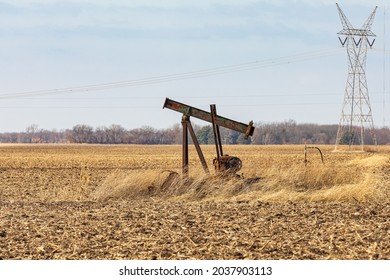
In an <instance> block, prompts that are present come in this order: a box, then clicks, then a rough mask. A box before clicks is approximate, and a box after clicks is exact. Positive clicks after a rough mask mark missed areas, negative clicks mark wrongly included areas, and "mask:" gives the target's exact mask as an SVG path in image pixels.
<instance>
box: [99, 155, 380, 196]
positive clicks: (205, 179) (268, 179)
mask: <svg viewBox="0 0 390 280" xmlns="http://www.w3.org/2000/svg"><path fill="white" fill-rule="evenodd" d="M387 162H388V157H386V156H382V155H372V156H370V157H367V158H358V159H352V160H350V161H347V162H340V163H329V164H310V165H308V166H306V167H305V166H304V165H302V164H301V165H293V166H288V167H284V168H281V167H280V166H275V165H273V166H268V167H267V168H263V169H261V170H257V172H256V171H255V170H251V172H250V173H251V174H255V173H257V175H258V176H255V177H252V178H232V177H221V176H214V175H205V174H204V173H201V172H198V173H196V172H192V174H191V177H190V178H189V179H186V180H182V179H181V178H180V177H181V176H180V175H177V176H176V177H174V179H173V180H171V181H169V182H168V183H169V184H168V185H167V184H165V185H164V182H166V180H167V178H168V176H169V174H171V173H170V172H169V171H150V170H146V171H138V172H131V173H123V172H116V173H113V174H111V175H110V176H108V177H107V179H106V180H105V181H104V182H103V184H101V185H100V186H99V187H98V188H97V189H96V190H95V192H94V193H93V198H94V199H96V200H108V199H137V198H141V197H144V198H146V197H157V198H169V199H185V200H199V199H212V200H223V199H246V200H255V201H259V200H261V201H281V202H283V201H361V202H362V201H369V200H379V199H380V200H383V199H388V195H387V192H388V189H387V183H388V182H386V179H385V178H386V176H384V175H385V171H384V170H385V169H384V166H386V164H387Z"/></svg>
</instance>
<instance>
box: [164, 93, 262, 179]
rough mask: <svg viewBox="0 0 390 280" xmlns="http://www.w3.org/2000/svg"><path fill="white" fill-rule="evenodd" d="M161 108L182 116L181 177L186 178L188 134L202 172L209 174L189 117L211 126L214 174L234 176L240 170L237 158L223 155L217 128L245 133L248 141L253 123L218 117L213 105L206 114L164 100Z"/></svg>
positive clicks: (170, 100)
mask: <svg viewBox="0 0 390 280" xmlns="http://www.w3.org/2000/svg"><path fill="white" fill-rule="evenodd" d="M163 108H168V109H171V110H173V111H177V112H179V113H182V114H183V116H182V121H181V124H182V126H183V150H182V154H183V155H182V172H183V177H187V176H188V132H190V135H191V138H192V141H193V142H194V145H195V148H196V151H197V153H198V156H199V159H200V162H201V164H202V166H203V169H204V171H205V172H206V173H210V171H209V168H208V166H207V163H206V160H205V158H204V156H203V153H202V150H201V148H200V145H199V142H198V140H197V138H196V135H195V132H194V129H193V127H192V124H191V121H190V117H194V118H198V119H201V120H203V121H206V122H209V123H211V124H212V126H213V132H214V140H215V147H216V153H217V157H216V158H215V159H214V161H213V164H214V167H215V170H216V172H217V173H221V172H223V173H228V174H235V173H236V172H237V171H239V170H240V169H241V167H242V162H241V160H240V159H239V158H238V157H234V156H229V155H224V153H223V149H222V142H221V135H220V132H219V127H220V126H222V127H225V128H229V129H232V130H234V131H237V132H241V133H245V139H248V137H249V136H252V135H253V131H254V129H255V128H254V126H253V121H250V122H249V124H244V123H240V122H236V121H234V120H231V119H228V118H225V117H221V116H218V115H217V110H216V106H215V105H214V104H212V105H210V111H211V112H206V111H203V110H200V109H198V108H195V107H192V106H189V105H186V104H183V103H180V102H177V101H174V100H172V99H169V98H166V99H165V102H164V106H163Z"/></svg>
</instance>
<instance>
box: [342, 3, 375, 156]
mask: <svg viewBox="0 0 390 280" xmlns="http://www.w3.org/2000/svg"><path fill="white" fill-rule="evenodd" d="M336 5H337V9H338V12H339V15H340V19H341V24H342V25H343V30H341V31H340V32H339V33H337V34H338V35H339V40H340V43H341V45H342V46H343V47H346V49H347V54H348V78H347V85H346V87H345V95H344V102H343V107H342V111H341V118H340V123H339V128H338V131H337V137H336V148H337V145H338V144H347V145H349V146H350V147H351V145H355V144H360V145H361V149H362V150H363V147H364V136H365V129H366V128H368V129H369V131H370V134H371V137H372V142H373V144H374V145H376V144H377V141H376V136H375V133H374V122H373V119H372V112H371V105H370V98H369V96H368V87H367V80H366V71H365V68H366V58H367V49H368V47H370V48H371V47H372V46H373V45H374V42H375V36H376V35H375V34H374V33H373V32H372V31H371V26H372V23H373V21H374V17H375V13H376V10H377V7H375V9H374V11H373V12H372V13H371V15H370V16H369V17H368V19H367V21H366V22H365V23H364V25H363V27H362V28H361V29H355V28H353V26H352V25H351V23H350V22H349V20H348V19H347V17H346V16H345V14H344V13H343V11H342V10H341V8H340V6H339V5H338V4H336ZM372 37H374V38H372Z"/></svg>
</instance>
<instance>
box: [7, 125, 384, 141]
mask: <svg viewBox="0 0 390 280" xmlns="http://www.w3.org/2000/svg"><path fill="white" fill-rule="evenodd" d="M193 126H194V131H195V134H196V137H197V139H198V142H199V143H200V144H213V143H214V133H213V129H212V126H211V125H205V126H199V125H193ZM255 127H256V129H255V131H254V134H253V136H252V137H250V138H249V139H245V138H244V135H243V134H241V133H238V132H236V131H232V130H229V129H225V128H222V127H221V129H220V132H221V139H222V142H223V143H224V144H233V145H234V144H257V145H272V144H303V143H307V144H335V142H336V134H337V129H338V125H319V124H297V123H296V122H295V121H293V120H289V121H285V122H274V123H262V122H259V123H255ZM375 133H376V136H377V140H378V144H381V145H383V144H389V143H390V128H387V127H386V128H381V129H376V130H375ZM366 138H367V139H366V140H365V143H367V144H370V143H371V137H370V134H369V133H368V132H367V133H366ZM190 141H191V139H190ZM342 141H344V139H343V138H342ZM0 142H1V143H89V144H181V142H182V128H181V125H180V124H176V125H174V126H172V127H170V128H166V129H155V128H153V127H150V126H143V127H141V128H136V129H125V128H124V127H122V126H120V125H117V124H113V125H111V126H108V127H106V126H99V127H96V128H94V127H92V126H90V125H86V124H78V125H75V126H74V127H73V128H72V129H65V130H60V131H58V130H46V129H40V128H39V127H38V125H36V124H33V125H30V126H28V127H27V128H26V130H25V131H23V132H5V133H0Z"/></svg>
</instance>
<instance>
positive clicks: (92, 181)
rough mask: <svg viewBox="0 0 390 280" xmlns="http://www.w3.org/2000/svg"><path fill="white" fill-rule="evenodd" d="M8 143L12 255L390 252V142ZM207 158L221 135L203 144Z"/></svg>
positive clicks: (362, 255)
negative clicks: (313, 145) (372, 146)
mask: <svg viewBox="0 0 390 280" xmlns="http://www.w3.org/2000/svg"><path fill="white" fill-rule="evenodd" d="M320 148H321V149H322V151H323V153H324V163H322V162H321V159H320V157H319V155H318V154H316V152H315V151H310V152H309V154H308V162H307V163H306V164H305V163H304V156H303V146H299V145H296V146H225V153H228V154H231V155H235V156H238V157H240V158H241V160H242V161H243V168H242V170H240V174H239V175H240V176H237V177H236V176H234V177H232V176H230V177H229V176H216V175H214V171H213V170H211V175H206V174H204V172H203V170H202V168H201V165H200V163H199V161H198V159H197V155H196V151H195V150H194V149H191V150H190V177H189V178H188V179H185V180H183V179H182V178H181V174H180V169H181V166H180V164H181V147H180V146H137V145H123V146H122V145H113V146H100V145H12V146H6V145H3V146H0V152H1V166H0V172H1V173H0V174H1V175H0V176H1V179H2V180H1V185H0V211H1V214H0V243H1V244H3V245H4V246H3V245H2V246H0V258H3V259H389V258H390V237H389V236H390V235H389V233H390V222H389V218H388V217H389V215H390V206H389V202H390V192H389V182H390V177H389V175H388V174H389V171H390V161H389V159H390V148H387V147H380V148H379V149H376V150H373V151H371V152H349V151H337V152H335V151H333V147H330V146H323V147H320ZM202 149H203V152H204V154H205V157H206V161H207V162H208V163H211V162H212V159H213V157H214V149H215V148H214V146H204V147H202Z"/></svg>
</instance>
